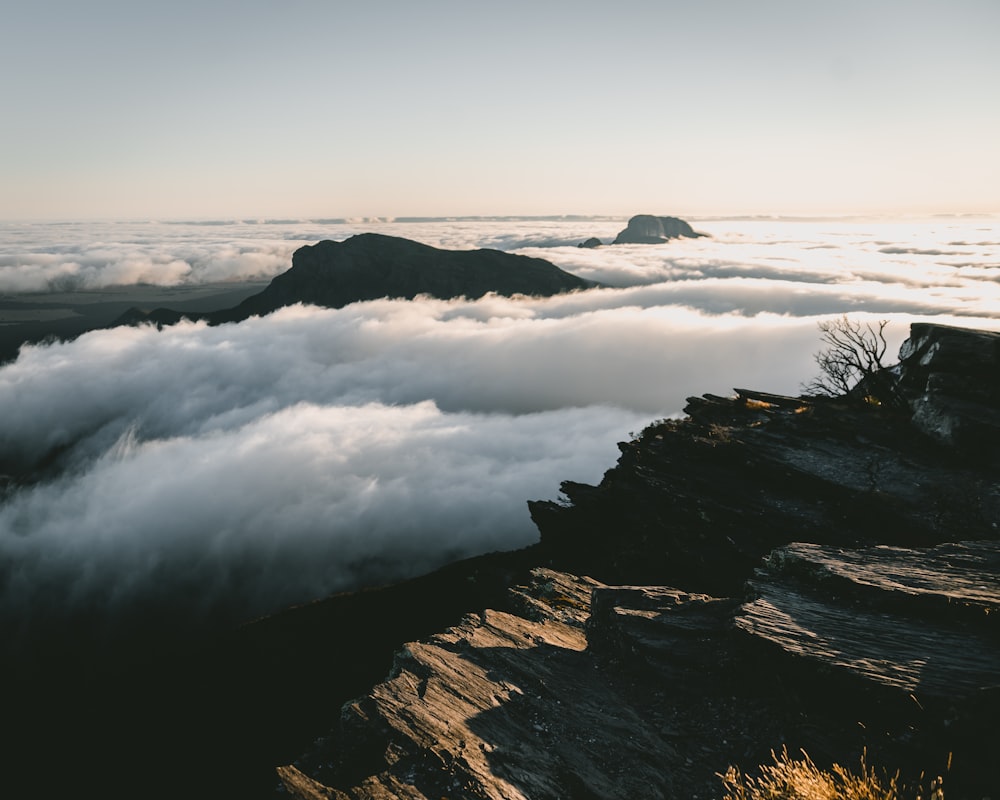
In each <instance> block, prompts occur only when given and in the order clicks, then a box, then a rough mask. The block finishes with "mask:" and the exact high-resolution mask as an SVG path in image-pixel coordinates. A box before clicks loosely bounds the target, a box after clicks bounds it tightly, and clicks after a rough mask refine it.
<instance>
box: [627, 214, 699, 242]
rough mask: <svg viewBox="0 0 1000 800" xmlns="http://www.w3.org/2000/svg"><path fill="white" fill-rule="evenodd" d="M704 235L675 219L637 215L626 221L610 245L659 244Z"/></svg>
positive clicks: (682, 221)
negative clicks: (626, 223) (625, 224)
mask: <svg viewBox="0 0 1000 800" xmlns="http://www.w3.org/2000/svg"><path fill="white" fill-rule="evenodd" d="M704 235H705V234H703V233H696V232H695V231H694V229H693V228H692V227H691V226H690V225H689V224H688V223H687V222H685V221H684V220H682V219H678V218H677V217H656V216H653V215H652V214H638V215H636V216H634V217H632V219H630V220H629V221H628V226H627V227H626V228H625V229H624V230H623V231H621V232H620V233H619V234H618V235H617V236H616V237H615V240H614V241H613V242H612V244H660V243H662V242H666V241H669V240H670V239H680V238H690V239H694V238H697V237H699V236H704Z"/></svg>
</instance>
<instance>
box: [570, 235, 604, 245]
mask: <svg viewBox="0 0 1000 800" xmlns="http://www.w3.org/2000/svg"><path fill="white" fill-rule="evenodd" d="M603 244H604V242H602V241H601V240H600V239H598V238H597V237H596V236H591V237H590V238H589V239H587V240H586V241H584V242H580V244H578V245H577V247H587V248H593V247H601V246H602V245H603Z"/></svg>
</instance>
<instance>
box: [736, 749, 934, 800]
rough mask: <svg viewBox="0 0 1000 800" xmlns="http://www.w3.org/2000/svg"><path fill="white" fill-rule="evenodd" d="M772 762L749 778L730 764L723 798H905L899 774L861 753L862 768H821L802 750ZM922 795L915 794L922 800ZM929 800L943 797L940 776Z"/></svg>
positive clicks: (854, 799)
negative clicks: (870, 763) (881, 770)
mask: <svg viewBox="0 0 1000 800" xmlns="http://www.w3.org/2000/svg"><path fill="white" fill-rule="evenodd" d="M771 756H772V758H773V759H774V764H773V765H767V764H763V765H761V767H760V777H758V778H751V777H747V776H746V775H744V774H743V773H741V772H740V770H739V769H737V768H736V767H730V768H729V769H728V770H726V773H725V775H719V777H720V778H722V783H723V786H724V787H725V789H726V795H725V798H724V800H903V798H904V795H903V794H902V792H903V791H904V788H903V787H901V786H900V785H899V774H898V773H897V774H896V775H893V776H891V777H890V776H888V775H886V774H885V773H883V774H882V775H879V774H878V773H877V772H876V771H875V769H874V768H872V767H869V766H868V765H867V764H866V763H865V757H866V756H865V754H864V753H862V755H861V764H860V770H859V771H858V772H855V771H854V770H851V769H848V768H846V767H842V766H840V764H834V765H833V767H832V769H830V770H828V771H827V770H821V769H819V767H817V766H816V765H815V764H814V763H813V762H812V759H810V758H809V756H808V755H806V753H805V752H804V751H803V753H802V758H801V759H796V760H793V759H792V758H791V757H790V756H789V755H788V750H787V749H785V748H782V750H781V755H780V756H779V755H775V754H774V752H773V751H772V752H771ZM920 797H921V795H920V794H919V793H918V794H916V795H915V798H916V800H919V798H920ZM927 800H944V789H943V788H942V786H941V779H940V778H938V779H937V780H935V781H933V782H932V783H931V787H930V793H929V794H928V795H927Z"/></svg>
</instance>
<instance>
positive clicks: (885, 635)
mask: <svg viewBox="0 0 1000 800" xmlns="http://www.w3.org/2000/svg"><path fill="white" fill-rule="evenodd" d="M751 586H752V589H753V593H754V595H755V599H754V600H752V601H751V602H749V603H747V604H746V605H745V606H744V607H743V609H742V611H741V614H740V616H739V618H738V620H737V624H738V626H739V627H740V628H742V629H743V630H745V631H747V632H749V633H751V634H753V635H754V636H756V637H760V638H762V639H765V640H767V641H769V642H772V643H774V644H775V645H777V646H778V647H779V648H781V649H782V650H783V651H785V652H787V653H789V654H791V655H793V656H796V657H798V658H805V659H809V660H812V661H815V662H817V663H818V664H819V665H821V666H823V667H827V668H835V669H838V670H843V671H845V672H847V673H850V674H852V675H853V676H854V677H856V678H858V679H860V680H862V681H864V682H871V683H876V684H882V685H885V686H887V687H890V688H894V689H899V690H901V691H903V692H906V693H913V694H914V695H915V696H917V697H918V698H919V700H920V702H921V703H923V704H924V705H927V704H928V703H929V702H930V701H932V700H937V701H943V702H945V703H947V704H954V703H957V702H960V701H963V700H965V701H967V700H968V699H969V698H970V697H976V698H978V697H979V696H980V693H981V690H983V689H984V688H988V687H991V686H996V685H998V682H1000V638H998V636H997V634H998V633H1000V620H998V617H997V614H998V613H1000V542H995V541H993V542H960V543H952V544H944V545H939V546H937V547H933V548H929V549H912V548H900V547H873V548H864V549H860V550H845V549H842V548H835V547H824V546H820V545H813V544H803V543H795V544H791V545H788V546H786V547H781V548H778V549H777V550H775V551H774V552H773V553H771V555H770V556H769V557H768V558H767V559H766V561H765V563H764V566H763V567H762V568H761V569H760V570H758V572H757V575H756V577H755V578H754V579H753V581H752V582H751Z"/></svg>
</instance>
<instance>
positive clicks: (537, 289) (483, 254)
mask: <svg viewBox="0 0 1000 800" xmlns="http://www.w3.org/2000/svg"><path fill="white" fill-rule="evenodd" d="M593 285H594V284H593V282H592V281H587V280H584V279H583V278H578V277H576V276H575V275H571V274H570V273H568V272H565V271H563V270H561V269H559V268H558V267H557V266H555V265H554V264H551V263H549V262H548V261H545V260H543V259H540V258H529V257H527V256H520V255H514V254H511V253H505V252H503V251H500V250H441V249H439V248H436V247H431V246H429V245H425V244H421V243H419V242H414V241H411V240H409V239H403V238H400V237H397V236H384V235H382V234H376V233H364V234H360V235H358V236H352V237H350V238H349V239H346V240H344V241H343V242H334V241H329V240H326V241H322V242H318V243H317V244H314V245H306V246H305V247H300V248H299V249H298V250H296V251H295V253H294V254H293V255H292V266H291V268H290V269H289V270H287V271H286V272H283V273H282V274H281V275H278V276H277V277H275V278H274V279H273V280H272V281H271V283H270V284H269V285H268V286H267V288H266V289H264V291H262V292H260V293H258V294H255V295H253V296H251V297H248V298H247V299H246V300H244V301H243V302H241V303H240V304H239V305H237V306H235V307H233V308H229V309H223V310H219V311H212V312H209V313H205V314H190V313H182V312H177V311H171V310H170V309H165V308H159V309H154V310H153V311H148V312H147V311H143V310H141V309H130V310H129V311H128V312H126V314H124V315H123V316H122V317H121V318H119V320H117V324H121V325H135V324H138V323H141V322H153V323H156V324H158V325H164V324H168V325H169V324H173V323H175V322H177V321H178V320H180V319H181V318H182V317H186V318H189V319H205V320H207V321H208V322H209V323H210V324H219V323H222V322H239V321H240V320H244V319H247V318H248V317H251V316H255V315H257V316H263V315H264V314H269V313H271V312H272V311H275V310H277V309H279V308H282V307H284V306H288V305H293V304H295V303H310V304H312V305H318V306H325V307H327V308H341V307H342V306H345V305H347V304H348V303H354V302H358V301H362V300H376V299H378V298H381V297H391V298H405V299H412V298H414V297H416V296H417V295H420V294H426V295H430V296H431V297H437V298H441V299H448V298H453V297H469V298H475V297H482V296H483V295H484V294H487V293H488V292H496V293H497V294H501V295H514V294H526V295H537V296H548V295H553V294H558V293H560V292H568V291H572V290H573V289H583V288H587V287H590V286H593Z"/></svg>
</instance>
